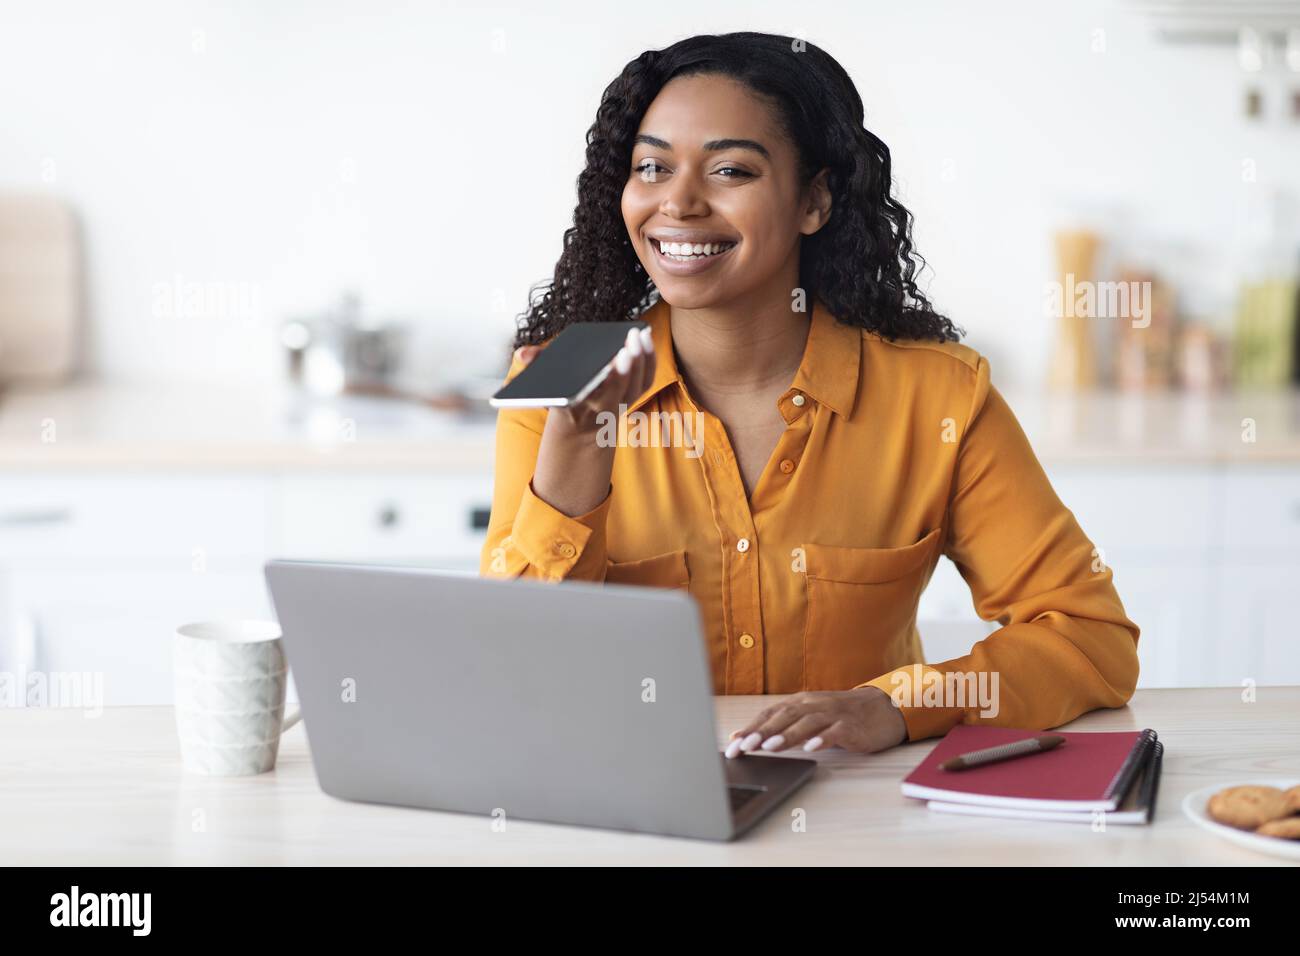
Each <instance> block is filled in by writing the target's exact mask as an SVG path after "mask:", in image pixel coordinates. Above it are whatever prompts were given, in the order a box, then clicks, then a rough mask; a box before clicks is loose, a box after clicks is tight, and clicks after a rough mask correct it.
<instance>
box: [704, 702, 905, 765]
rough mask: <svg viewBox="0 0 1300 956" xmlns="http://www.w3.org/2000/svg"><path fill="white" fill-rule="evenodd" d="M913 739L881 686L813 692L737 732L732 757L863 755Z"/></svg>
mask: <svg viewBox="0 0 1300 956" xmlns="http://www.w3.org/2000/svg"><path fill="white" fill-rule="evenodd" d="M905 740H907V724H906V723H905V722H904V721H903V714H902V712H901V711H899V709H898V708H897V707H896V706H895V705H894V701H893V700H892V699H891V698H890V696H889V695H888V694H886V693H885V692H884V691H883V690H880V689H879V688H878V687H857V688H854V689H853V690H835V691H807V692H804V693H801V694H792V695H791V696H789V697H787V698H785V699H784V700H782V701H781V702H780V703H777V704H773V705H772V706H771V707H768V708H767V709H766V710H764V711H763V712H762V713H760V714H759V715H758V716H757V717H755V718H754V720H753V721H751V722H750V723H749V725H748V726H746V727H742V728H741V729H740V730H736V731H732V734H731V743H729V744H728V745H727V750H726V754H727V756H728V757H738V756H740V754H741V753H742V752H748V751H751V750H759V749H762V750H769V751H777V750H789V749H790V748H791V747H800V748H802V749H803V750H820V749H821V748H823V747H842V748H844V749H845V750H852V751H856V752H858V753H875V752H876V751H877V750H888V749H889V748H890V747H894V746H897V745H898V744H901V743H903V742H904V741H905Z"/></svg>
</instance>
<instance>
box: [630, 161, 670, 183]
mask: <svg viewBox="0 0 1300 956" xmlns="http://www.w3.org/2000/svg"><path fill="white" fill-rule="evenodd" d="M636 172H638V173H640V175H641V178H642V179H644V180H645V181H646V182H651V183H652V182H654V181H655V178H656V177H658V176H659V175H660V174H661V173H665V172H667V170H666V169H664V167H662V166H660V165H659V164H658V163H656V162H655V161H654V160H653V159H647V160H646V161H645V162H643V163H641V165H639V166H637V168H636Z"/></svg>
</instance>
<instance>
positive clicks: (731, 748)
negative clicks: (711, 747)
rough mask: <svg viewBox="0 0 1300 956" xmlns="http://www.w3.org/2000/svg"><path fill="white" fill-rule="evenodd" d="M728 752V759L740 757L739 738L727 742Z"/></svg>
mask: <svg viewBox="0 0 1300 956" xmlns="http://www.w3.org/2000/svg"><path fill="white" fill-rule="evenodd" d="M726 754H727V758H728V759H731V758H732V757H739V756H740V741H739V740H733V741H732V742H731V743H729V744H727V749H726Z"/></svg>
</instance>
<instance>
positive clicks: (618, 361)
mask: <svg viewBox="0 0 1300 956" xmlns="http://www.w3.org/2000/svg"><path fill="white" fill-rule="evenodd" d="M631 367H632V358H631V356H629V355H628V354H627V349H625V348H623V349H619V350H618V354H617V355H615V356H614V371H616V372H618V374H619V375H626V374H627V370H628V369H630V368H631Z"/></svg>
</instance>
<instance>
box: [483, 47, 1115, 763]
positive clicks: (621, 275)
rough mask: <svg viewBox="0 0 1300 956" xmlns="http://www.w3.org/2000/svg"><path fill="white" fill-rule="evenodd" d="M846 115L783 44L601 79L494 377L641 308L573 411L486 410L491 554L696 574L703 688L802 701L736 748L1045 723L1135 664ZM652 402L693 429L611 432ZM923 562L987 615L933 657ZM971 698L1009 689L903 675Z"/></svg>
mask: <svg viewBox="0 0 1300 956" xmlns="http://www.w3.org/2000/svg"><path fill="white" fill-rule="evenodd" d="M863 122H864V117H863V107H862V100H861V98H860V96H859V95H858V93H857V90H856V89H855V88H854V86H853V83H852V81H851V80H850V79H849V76H848V74H847V73H845V71H844V70H843V68H842V67H841V66H840V65H839V64H838V63H836V61H835V60H834V59H833V58H832V57H830V56H829V55H828V54H827V53H825V52H824V51H822V50H820V49H818V48H816V47H814V46H812V45H811V44H803V43H801V42H797V41H793V40H791V39H790V38H789V37H779V36H770V35H766V34H756V33H737V34H728V35H726V36H700V37H692V38H691V39H688V40H683V41H681V42H680V43H676V44H674V45H673V46H671V47H668V48H667V49H664V50H652V51H648V52H646V53H643V54H642V55H641V56H639V57H637V58H636V59H635V60H633V61H632V62H631V63H629V64H628V65H627V66H626V67H625V68H624V70H623V72H622V74H621V75H620V76H619V77H618V78H617V79H616V80H615V81H614V82H613V83H611V84H610V85H609V87H608V88H607V89H606V90H605V93H604V96H603V98H602V101H601V105H600V108H599V111H598V113H597V118H596V122H595V124H594V125H593V126H592V127H591V129H590V131H589V132H588V136H587V143H588V145H587V165H586V168H585V169H584V170H583V172H582V174H581V176H580V177H579V180H578V206H577V210H576V211H575V214H574V224H573V227H572V228H570V229H569V230H568V231H567V232H566V233H565V241H564V251H563V254H562V255H561V258H560V261H559V263H558V264H557V265H556V268H555V274H554V276H553V278H552V280H551V281H550V282H549V283H547V284H546V285H545V286H544V287H542V289H541V290H540V294H535V295H534V297H533V300H532V302H531V304H530V307H529V309H528V310H527V311H526V313H525V314H524V315H523V316H522V321H521V324H520V328H519V330H518V334H517V338H516V343H515V344H516V346H517V349H516V355H515V360H514V362H513V363H512V364H511V368H510V371H509V372H508V374H507V380H509V379H510V378H513V377H514V376H515V375H516V374H518V373H519V371H520V370H522V369H523V368H524V367H525V366H526V365H527V364H528V362H529V361H531V360H532V358H533V357H534V356H535V355H536V354H537V351H538V350H539V349H541V348H545V347H546V345H547V344H548V343H549V341H551V340H552V339H553V337H554V336H555V334H556V333H558V332H559V331H560V330H562V329H563V328H564V327H566V326H567V325H569V324H570V323H573V322H580V321H585V322H609V321H620V320H627V319H632V318H639V319H642V320H644V321H645V322H646V324H647V325H648V328H647V329H645V330H644V331H643V332H642V333H637V332H635V331H633V332H631V333H629V336H628V339H627V342H626V344H625V345H624V347H623V349H622V350H621V351H620V352H619V354H618V356H617V357H616V359H615V360H614V362H613V368H612V370H611V373H610V374H609V375H608V376H607V377H606V378H605V379H604V381H603V383H602V384H601V385H600V386H599V387H598V388H597V389H596V390H595V391H593V392H592V393H591V395H590V396H589V397H588V398H587V399H586V400H585V401H584V402H582V403H580V404H578V405H576V406H570V407H565V408H555V409H550V410H549V411H548V410H546V409H523V410H518V409H510V410H507V411H503V412H502V413H501V414H500V417H499V418H498V424H497V448H496V456H497V457H496V460H497V466H496V467H497V474H496V486H495V490H494V495H493V504H492V516H491V519H490V521H489V527H488V534H487V540H486V542H485V544H484V548H483V556H482V563H481V571H482V573H483V574H490V575H493V576H501V577H530V578H538V579H542V580H549V581H562V580H587V581H605V582H618V583H628V584H640V585H645V586H654V587H669V588H685V589H687V590H688V591H689V592H690V593H691V595H692V596H693V597H694V598H695V599H696V601H697V602H698V604H699V606H700V611H701V615H702V618H703V621H704V625H705V633H706V635H707V640H708V648H707V650H708V654H709V660H710V665H711V668H712V673H713V683H714V689H715V690H716V692H718V693H720V694H790V695H792V696H790V697H787V698H786V699H785V700H783V701H782V702H781V703H779V704H777V705H774V706H773V707H772V708H769V709H768V710H766V711H764V712H763V713H762V714H760V715H759V717H758V718H757V719H756V720H755V721H754V722H753V723H752V724H751V725H749V726H747V727H743V728H739V729H737V731H736V732H735V734H734V735H733V738H734V739H733V743H732V745H731V746H730V747H729V748H728V751H727V752H728V755H729V756H735V755H736V754H738V753H739V752H741V751H748V750H753V749H755V748H757V747H762V748H763V749H766V750H784V749H789V748H791V747H803V748H804V749H805V750H815V749H817V748H819V747H822V746H828V745H831V746H840V747H845V748H849V749H854V750H866V751H875V750H881V749H884V748H886V747H890V746H893V745H895V744H897V743H901V742H903V741H904V740H908V739H911V740H917V739H921V738H923V737H929V736H933V735H936V734H941V733H944V732H945V731H946V730H947V729H948V728H950V727H952V726H953V725H954V724H956V723H961V722H966V723H975V722H988V723H995V724H1000V725H1004V726H1016V727H1025V728H1033V729H1045V728H1047V727H1054V726H1057V725H1058V724H1061V723H1064V722H1066V721H1069V720H1071V719H1073V718H1074V717H1076V716H1078V715H1079V714H1081V713H1083V712H1085V711H1087V710H1091V709H1093V708H1096V707H1116V706H1120V705H1122V704H1123V703H1124V702H1125V701H1127V700H1128V699H1129V697H1130V696H1131V695H1132V693H1133V689H1134V686H1135V684H1136V681H1137V669H1138V663H1137V653H1136V644H1137V638H1138V628H1137V626H1136V625H1135V624H1133V622H1132V621H1130V620H1129V619H1128V618H1127V616H1126V615H1125V613H1124V608H1123V606H1122V604H1121V603H1120V600H1119V597H1118V595H1117V594H1116V592H1115V588H1114V586H1113V583H1112V575H1111V571H1110V569H1109V568H1107V567H1106V566H1105V565H1104V563H1102V562H1100V561H1099V560H1098V558H1097V555H1098V551H1097V549H1096V548H1094V547H1093V545H1092V543H1091V542H1090V541H1089V540H1088V538H1087V537H1086V536H1085V535H1084V533H1083V531H1082V530H1081V529H1080V527H1079V525H1078V524H1077V523H1076V521H1075V520H1074V517H1073V515H1072V514H1071V513H1070V512H1069V511H1068V510H1067V509H1066V508H1065V506H1064V505H1063V504H1062V503H1061V501H1060V500H1059V499H1058V498H1057V497H1056V494H1055V493H1054V491H1053V490H1052V487H1051V485H1050V484H1049V482H1048V480H1047V477H1046V475H1045V474H1044V472H1043V469H1042V467H1041V466H1040V465H1039V463H1038V460H1037V458H1036V457H1035V456H1034V453H1033V451H1032V449H1031V448H1030V447H1029V444H1028V442H1027V441H1026V440H1025V436H1024V434H1023V432H1022V431H1021V430H1020V427H1019V425H1018V424H1017V422H1016V419H1015V417H1014V415H1013V414H1012V412H1011V410H1010V409H1009V408H1008V407H1007V405H1006V403H1005V402H1004V401H1003V400H1002V397H1001V395H999V394H998V392H997V390H996V389H995V388H994V387H993V386H992V384H991V382H990V378H989V367H988V363H987V361H986V360H985V359H984V358H983V357H982V356H981V355H979V354H978V353H977V352H975V351H973V350H972V349H970V348H967V347H966V346H963V345H960V344H958V343H957V342H956V339H957V338H958V337H959V332H958V330H957V329H956V328H955V326H954V325H953V323H952V322H951V321H950V320H949V319H948V318H946V317H944V316H942V315H940V314H939V313H938V312H936V311H935V310H934V309H933V307H932V306H931V304H930V303H929V301H928V300H927V299H926V297H925V296H924V295H923V294H921V293H920V292H919V291H918V290H917V288H916V284H915V281H914V277H915V275H916V272H917V269H918V268H919V264H920V260H919V258H918V257H917V256H915V254H914V253H913V250H912V243H911V240H910V229H911V218H910V216H909V214H908V212H907V210H906V209H904V208H903V206H902V205H900V204H899V203H898V202H897V201H896V200H895V199H894V198H893V197H892V196H891V195H890V182H891V171H890V158H889V149H888V147H886V146H885V144H884V143H883V142H881V141H880V140H879V139H878V138H877V137H875V136H874V135H872V134H871V133H870V132H869V131H868V130H867V129H866V128H865V126H864V125H863ZM643 409H644V411H645V412H647V413H649V414H650V416H651V417H652V418H654V417H656V416H661V415H668V416H674V415H680V416H683V417H684V418H685V417H687V416H691V417H693V418H694V419H695V420H698V421H699V422H701V423H702V426H703V441H702V443H699V442H696V443H694V445H693V446H692V447H691V448H682V447H676V446H674V445H673V444H671V443H668V444H664V443H660V444H653V445H647V444H645V443H631V442H617V443H611V442H610V441H608V440H600V438H599V436H600V435H601V434H608V430H607V429H605V430H602V429H601V428H600V423H601V421H602V420H605V419H607V418H608V416H609V415H610V413H611V412H615V413H617V414H619V415H636V414H638V413H641V412H642V410H643ZM701 451H702V453H701ZM692 452H694V453H692ZM943 555H946V556H947V557H949V558H950V559H951V560H952V561H953V562H954V563H955V564H956V566H957V568H958V569H959V570H960V572H961V574H962V575H963V577H964V578H965V580H966V581H967V583H968V584H969V585H970V588H971V592H972V595H973V598H974V601H975V605H976V608H977V609H978V611H979V613H980V614H981V616H983V617H984V618H985V619H986V620H997V621H998V622H999V623H1000V624H1002V625H1003V626H1002V627H1001V629H1000V630H998V631H996V632H995V633H993V634H992V635H990V636H989V637H988V638H986V639H985V640H983V641H980V642H979V643H977V644H975V645H974V646H973V647H972V648H971V650H970V653H968V654H966V655H963V656H962V657H959V658H955V659H953V660H948V661H942V662H934V663H927V662H925V658H924V653H923V648H922V644H921V637H920V634H919V633H918V630H917V627H916V611H917V604H918V601H919V598H920V595H921V592H922V591H923V590H924V588H925V586H926V584H927V582H928V581H929V579H930V576H931V573H932V572H933V570H934V567H935V564H936V562H937V561H938V560H939V558H940V556H943ZM967 684H969V685H971V686H983V687H992V688H994V689H995V696H997V697H998V698H999V699H997V700H991V701H990V700H985V699H983V698H981V699H979V700H973V699H966V698H965V697H962V698H960V699H958V698H955V697H953V698H951V699H950V697H949V696H946V695H945V694H944V693H930V692H927V693H925V694H918V693H914V692H913V688H917V687H924V688H928V689H932V690H941V689H942V688H956V687H964V686H966V685H967Z"/></svg>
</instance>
